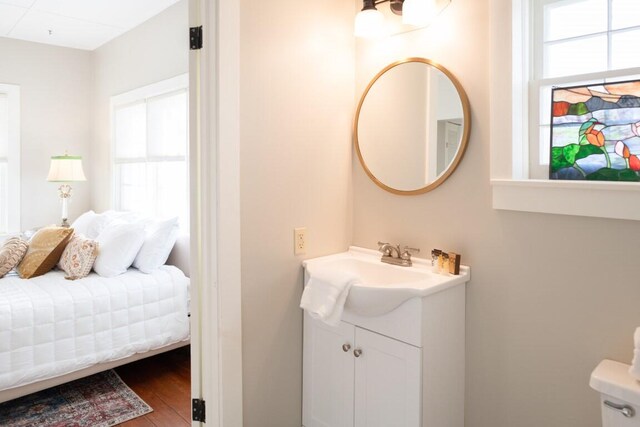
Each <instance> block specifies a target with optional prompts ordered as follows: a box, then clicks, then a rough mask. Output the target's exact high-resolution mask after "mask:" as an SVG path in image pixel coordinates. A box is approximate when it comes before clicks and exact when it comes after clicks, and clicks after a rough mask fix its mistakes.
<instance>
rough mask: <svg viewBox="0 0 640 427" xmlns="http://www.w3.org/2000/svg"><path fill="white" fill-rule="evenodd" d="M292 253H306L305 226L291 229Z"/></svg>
mask: <svg viewBox="0 0 640 427" xmlns="http://www.w3.org/2000/svg"><path fill="white" fill-rule="evenodd" d="M293 253H294V254H295V255H302V254H305V253H307V228H306V227H299V228H294V229H293Z"/></svg>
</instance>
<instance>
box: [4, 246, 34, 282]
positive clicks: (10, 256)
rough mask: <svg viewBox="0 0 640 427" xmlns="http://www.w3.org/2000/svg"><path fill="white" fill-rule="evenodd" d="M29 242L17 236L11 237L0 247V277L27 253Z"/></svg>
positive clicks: (14, 266)
mask: <svg viewBox="0 0 640 427" xmlns="http://www.w3.org/2000/svg"><path fill="white" fill-rule="evenodd" d="M28 248H29V244H28V243H27V242H26V241H24V240H22V239H21V238H19V237H11V238H9V239H7V240H6V241H5V242H4V245H2V247H1V248H0V277H3V276H4V275H5V274H7V273H8V272H10V271H11V270H13V269H14V268H16V266H17V265H18V264H19V263H20V261H22V258H23V257H24V254H26V253H27V249H28Z"/></svg>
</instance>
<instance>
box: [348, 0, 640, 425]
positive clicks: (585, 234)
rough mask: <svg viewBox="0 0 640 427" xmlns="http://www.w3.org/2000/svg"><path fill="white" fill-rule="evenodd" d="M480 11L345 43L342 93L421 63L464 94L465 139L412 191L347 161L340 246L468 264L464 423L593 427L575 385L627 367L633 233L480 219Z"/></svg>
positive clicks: (484, 168) (484, 111) (509, 215)
mask: <svg viewBox="0 0 640 427" xmlns="http://www.w3.org/2000/svg"><path fill="white" fill-rule="evenodd" d="M355 4H356V5H357V4H360V5H361V2H360V1H358V0H356V1H355ZM488 10H489V1H488V0H455V1H453V2H452V3H451V5H450V6H449V7H448V8H447V9H446V10H445V11H444V12H443V14H442V15H441V16H440V18H439V19H438V22H437V23H436V24H435V25H433V26H432V27H430V28H428V29H425V30H420V31H415V32H411V33H407V34H404V35H400V36H396V37H392V38H388V39H385V40H381V41H378V42H374V43H367V42H358V44H357V55H356V57H357V62H356V87H357V90H356V96H357V95H358V94H359V93H361V91H362V90H363V89H364V87H365V85H366V83H367V82H368V81H369V79H370V78H371V77H372V76H373V75H375V73H376V72H377V71H378V70H379V69H381V68H382V67H384V66H385V65H387V64H388V63H390V62H393V61H396V60H398V59H401V58H404V57H408V56H422V57H426V58H430V59H433V60H435V61H436V62H438V63H440V64H442V65H444V66H445V67H447V68H448V69H449V70H450V71H451V72H452V73H453V74H454V75H456V76H457V77H458V79H459V80H460V82H461V83H462V86H463V87H464V88H465V90H466V92H467V94H468V95H469V98H470V103H471V110H472V113H471V114H472V130H471V138H470V142H469V147H468V150H467V153H466V155H465V157H464V159H463V160H462V162H461V164H460V166H459V168H458V170H457V171H456V172H455V173H454V174H453V175H452V176H451V177H450V178H449V179H448V180H447V181H446V182H445V183H444V184H443V185H442V186H440V187H439V188H437V189H436V190H434V191H432V192H430V193H427V194H424V195H420V196H411V197H406V196H404V197H403V196H395V195H392V194H390V193H386V192H384V191H383V190H381V189H380V188H378V187H377V186H376V185H375V184H374V183H373V182H371V181H370V180H369V179H368V178H367V176H366V175H365V174H364V172H363V171H362V168H361V166H360V165H359V163H358V162H357V161H354V162H353V181H354V184H353V185H354V188H353V195H354V198H353V203H354V206H353V210H354V215H353V234H354V237H353V243H354V244H356V245H359V246H364V247H370V248H373V247H375V242H377V241H378V240H383V241H390V242H394V243H396V242H397V243H401V244H407V245H409V246H415V247H419V248H421V249H422V250H423V251H424V252H423V255H424V254H425V253H428V252H429V251H430V250H431V249H432V248H434V247H438V248H442V249H445V250H452V251H455V252H459V253H462V256H463V258H462V260H463V263H464V264H467V265H470V266H471V272H472V273H471V277H472V281H471V282H470V283H469V286H468V289H467V298H468V299H467V313H466V314H467V352H466V355H467V384H466V385H467V391H466V400H467V402H466V408H465V409H466V413H465V418H466V425H467V426H468V427H512V426H517V427H541V426H544V427H596V426H600V425H601V424H600V414H599V410H600V409H599V402H598V396H597V394H596V392H594V391H592V390H591V389H590V388H589V385H588V383H589V375H590V373H591V370H592V369H593V368H594V367H595V366H596V365H597V364H598V362H599V361H600V360H601V359H604V358H612V359H615V360H620V361H624V362H627V363H628V362H629V361H630V360H631V356H632V336H633V331H634V329H635V327H636V326H640V310H638V301H640V286H638V280H637V279H636V272H637V269H638V267H637V264H638V262H637V255H636V247H637V244H636V240H637V239H636V236H638V235H640V223H638V222H633V221H617V220H607V219H594V218H583V217H571V216H556V215H542V214H527V213H516V212H504V211H496V210H493V209H492V207H491V187H490V184H489V143H490V134H489V109H490V105H489V84H490V80H489V67H490V64H489V15H488ZM398 217H400V218H401V220H398Z"/></svg>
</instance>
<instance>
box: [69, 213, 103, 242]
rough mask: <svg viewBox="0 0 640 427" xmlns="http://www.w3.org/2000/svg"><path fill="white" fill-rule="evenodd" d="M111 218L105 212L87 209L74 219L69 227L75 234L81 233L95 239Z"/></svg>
mask: <svg viewBox="0 0 640 427" xmlns="http://www.w3.org/2000/svg"><path fill="white" fill-rule="evenodd" d="M112 221H113V218H111V217H110V216H108V215H107V214H106V212H105V213H102V214H97V213H95V212H94V211H88V212H85V213H83V214H82V215H80V216H79V217H78V219H76V220H75V221H74V222H73V224H71V228H73V231H74V233H75V234H76V235H78V234H82V235H83V236H84V237H87V238H89V239H95V238H96V237H98V235H99V234H100V233H101V232H102V230H104V229H105V227H106V226H107V225H109V223H110V222H112Z"/></svg>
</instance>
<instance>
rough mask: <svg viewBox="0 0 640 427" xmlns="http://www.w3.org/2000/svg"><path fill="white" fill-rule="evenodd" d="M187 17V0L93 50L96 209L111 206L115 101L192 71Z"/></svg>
mask: <svg viewBox="0 0 640 427" xmlns="http://www.w3.org/2000/svg"><path fill="white" fill-rule="evenodd" d="M188 16H189V10H188V2H187V0H182V1H180V2H178V3H176V4H175V5H173V6H171V7H169V8H167V9H166V10H164V11H163V12H162V13H160V14H158V15H156V16H154V17H153V18H151V19H149V20H148V21H146V22H145V23H143V24H141V25H139V26H138V27H136V28H134V29H132V30H131V31H129V32H127V33H125V34H123V35H122V36H120V37H118V38H116V39H114V40H112V41H110V42H109V43H106V44H104V45H103V46H101V47H99V48H98V49H96V50H95V51H93V60H94V69H95V99H94V103H93V111H94V117H95V120H94V123H95V126H94V145H93V146H92V148H91V149H92V152H93V153H94V155H93V156H92V158H93V163H92V165H91V166H92V167H91V168H92V170H93V171H94V179H93V180H92V182H91V184H92V187H91V188H92V196H93V197H92V200H91V202H92V204H91V205H92V207H93V209H96V210H98V211H102V210H106V209H109V208H110V207H111V178H110V177H111V175H110V173H111V145H110V144H111V140H110V139H111V116H110V111H109V105H110V99H111V97H112V96H113V95H118V94H121V93H123V92H127V91H130V90H132V89H136V88H139V87H142V86H146V85H148V84H151V83H156V82H158V81H161V80H165V79H168V78H170V77H175V76H177V75H180V74H184V73H187V72H188V71H189V49H188V46H189V31H188V22H189V18H188Z"/></svg>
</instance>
